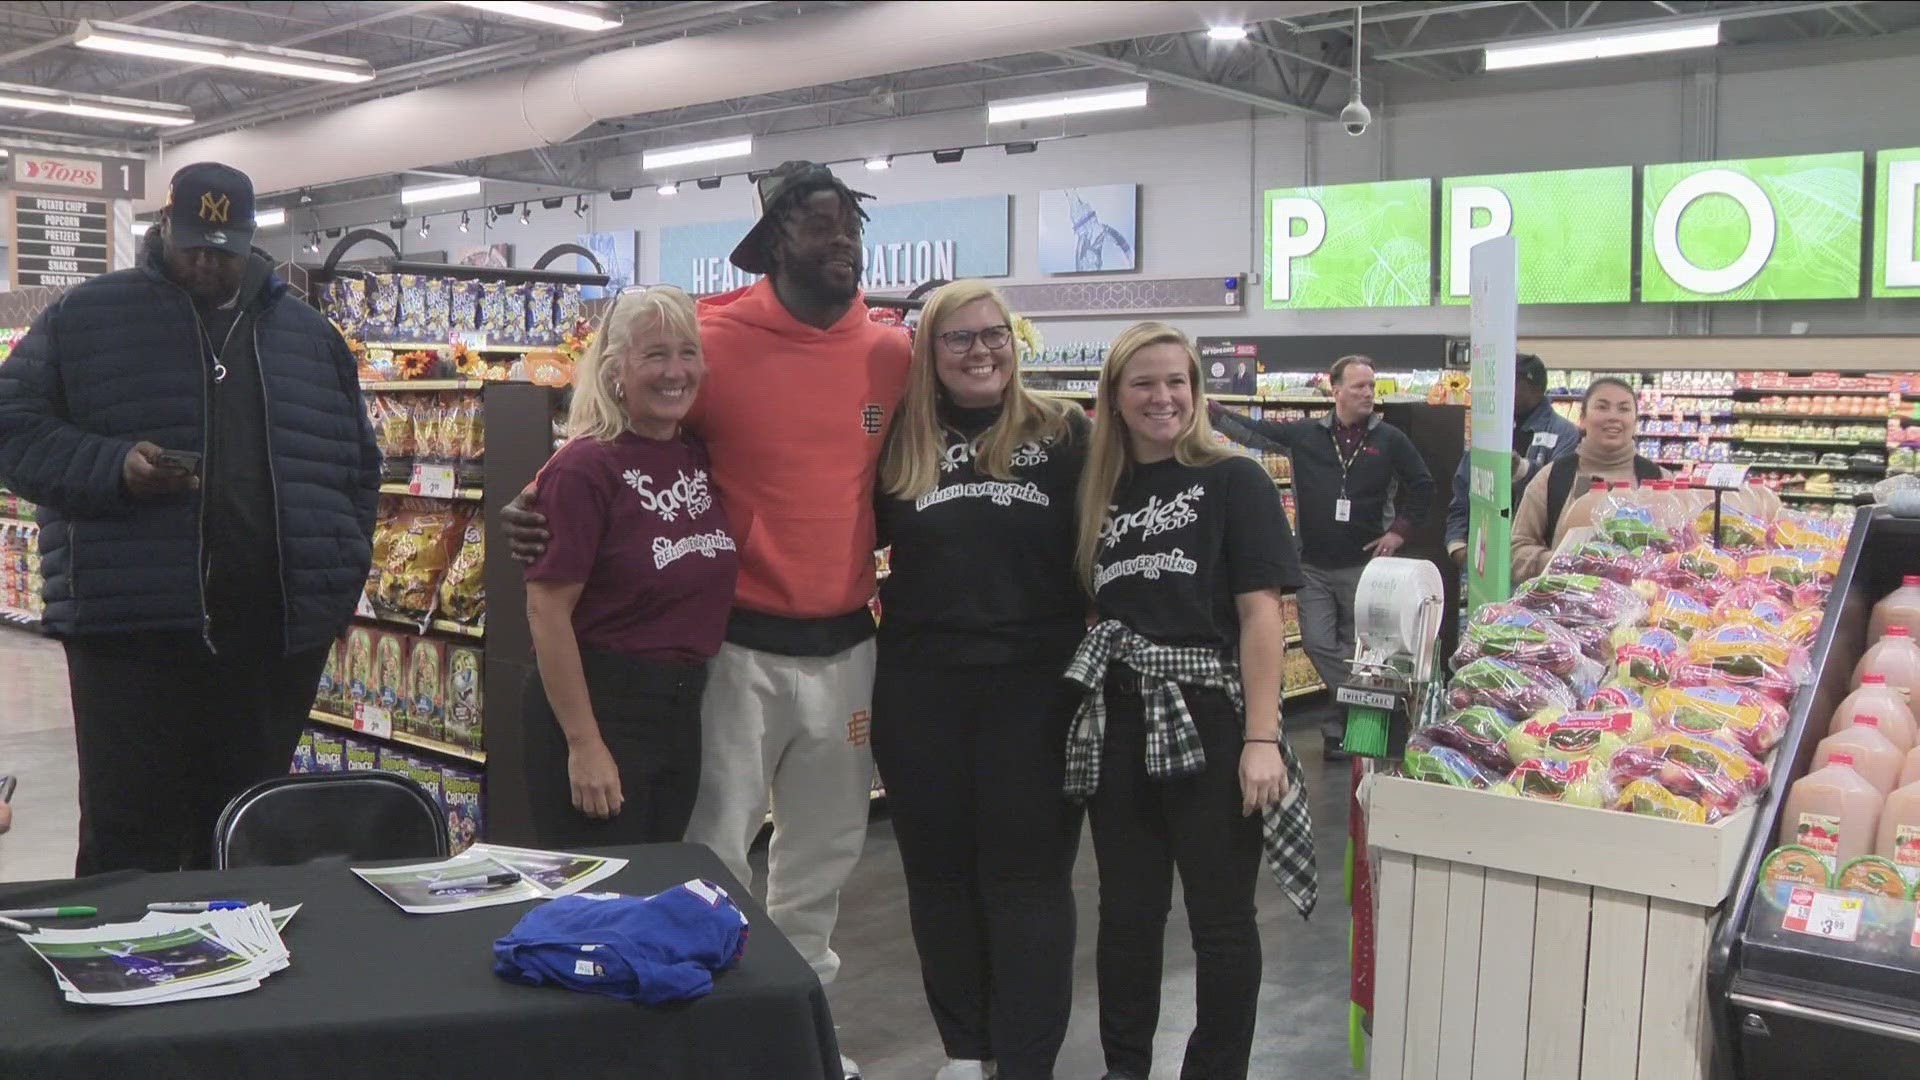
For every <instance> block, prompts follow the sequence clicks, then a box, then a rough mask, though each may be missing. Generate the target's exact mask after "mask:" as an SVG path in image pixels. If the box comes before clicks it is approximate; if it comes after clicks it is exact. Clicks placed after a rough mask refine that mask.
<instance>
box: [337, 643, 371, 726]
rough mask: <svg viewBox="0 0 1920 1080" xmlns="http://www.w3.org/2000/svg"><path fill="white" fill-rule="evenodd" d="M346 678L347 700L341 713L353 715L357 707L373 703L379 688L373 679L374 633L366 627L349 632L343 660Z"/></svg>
mask: <svg viewBox="0 0 1920 1080" xmlns="http://www.w3.org/2000/svg"><path fill="white" fill-rule="evenodd" d="M342 663H343V670H344V674H345V676H346V699H345V700H344V701H343V702H342V705H343V706H344V707H343V708H342V709H341V710H340V711H341V712H342V713H343V714H351V713H352V711H353V707H354V706H356V705H368V704H372V703H373V695H374V694H376V693H377V692H378V688H377V686H376V684H375V682H374V678H373V631H372V630H370V629H368V628H367V627H364V626H356V627H354V628H353V629H351V630H348V631H347V651H346V657H345V659H344V660H343V662H342Z"/></svg>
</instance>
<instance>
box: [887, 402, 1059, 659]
mask: <svg viewBox="0 0 1920 1080" xmlns="http://www.w3.org/2000/svg"><path fill="white" fill-rule="evenodd" d="M998 415H999V409H998V408H991V409H960V408H955V407H952V406H943V407H942V408H941V412H940V420H941V425H942V427H943V429H944V430H945V434H946V457H945V458H944V459H943V461H942V463H941V466H940V478H939V486H938V487H936V488H934V489H933V490H932V491H929V492H927V493H926V494H925V495H922V496H920V497H919V498H918V499H911V500H909V499H899V498H894V497H893V496H890V495H887V494H885V493H884V492H883V493H880V494H879V495H878V496H877V497H876V499H875V502H876V504H877V505H876V510H877V513H876V515H875V516H876V520H877V522H878V526H879V533H880V543H881V544H882V545H886V544H891V545H892V547H893V552H892V556H891V559H890V562H891V567H892V573H891V574H889V575H888V576H887V578H886V580H884V581H882V582H881V583H880V635H879V636H880V649H881V650H882V652H883V653H885V654H887V655H890V656H894V657H899V656H902V655H903V654H905V653H911V654H912V655H913V656H917V657H927V658H930V659H937V660H938V661H939V662H941V663H944V664H953V663H956V662H958V663H963V664H1005V663H1012V662H1032V661H1034V660H1039V659H1042V658H1045V659H1046V660H1047V662H1052V661H1054V660H1059V659H1061V656H1060V654H1062V653H1071V651H1072V650H1073V648H1074V647H1075V646H1076V645H1077V644H1078V643H1079V639H1080V637H1081V635H1082V634H1084V633H1085V631H1086V617H1087V600H1086V595H1085V594H1084V593H1082V592H1081V591H1080V587H1079V585H1078V584H1077V583H1076V582H1075V581H1074V576H1073V548H1074V525H1075V522H1074V507H1075V491H1076V488H1077V487H1078V485H1079V483H1080V467H1081V465H1082V463H1083V462H1084V461H1085V460H1086V452H1087V443H1088V441H1089V440H1088V436H1089V434H1090V433H1091V425H1090V424H1089V423H1088V421H1087V418H1086V415H1085V414H1084V413H1082V412H1080V411H1079V410H1078V409H1075V410H1072V411H1071V412H1069V413H1068V414H1067V423H1068V434H1067V436H1066V437H1065V438H1064V439H1046V440H1039V441H1036V442H1032V443H1028V444H1027V445H1025V446H1022V447H1020V448H1019V449H1018V450H1016V451H1015V452H1014V456H1013V479H1012V480H996V479H994V478H993V477H992V476H990V475H988V474H987V473H986V472H985V471H984V470H983V469H977V468H976V467H975V462H974V460H973V441H974V440H975V439H977V438H979V437H980V435H981V434H983V433H984V432H985V431H986V430H987V428H988V427H989V426H991V425H992V423H993V421H994V420H995V419H996V418H997V417H998Z"/></svg>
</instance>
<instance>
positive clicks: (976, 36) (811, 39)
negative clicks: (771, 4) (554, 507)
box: [141, 0, 1351, 210]
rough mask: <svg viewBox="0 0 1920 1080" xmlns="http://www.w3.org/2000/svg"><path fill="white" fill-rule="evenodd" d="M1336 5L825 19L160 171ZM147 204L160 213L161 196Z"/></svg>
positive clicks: (366, 110)
mask: <svg viewBox="0 0 1920 1080" xmlns="http://www.w3.org/2000/svg"><path fill="white" fill-rule="evenodd" d="M1350 6H1351V4H1340V3H1318V2H1306V3H1243V4H1239V5H1237V6H1232V7H1231V8H1226V7H1223V6H1222V5H1221V4H1218V3H1173V2H1157V0H1147V2H1132V3H1072V4H1060V3H1045V2H990V0H989V2H970V0H936V2H906V0H896V2H889V3H879V4H870V5H862V6H858V7H848V8H843V9H837V10H829V11H820V12H815V13H812V14H808V15H803V16H797V17H795V18H791V19H784V20H780V21H778V22H773V23H767V24H762V25H756V26H749V27H743V28H740V29H737V30H729V31H726V32H723V33H716V34H708V35H702V36H696V37H687V38H680V39H677V40H673V41H666V42H660V43H657V44H651V45H642V46H636V47H633V48H626V49H616V50H613V51H610V52H604V53H599V54H597V55H593V56H589V57H586V58H584V59H580V60H575V61H570V62H567V63H563V64H558V65H551V66H543V67H532V68H529V69H526V70H523V71H516V72H512V73H510V74H504V75H497V76H492V77H487V78H480V79H475V80H472V81H469V82H463V83H457V84H453V85H448V86H440V87H434V88H431V89H425V90H415V91H411V92H408V93H402V94H396V95H394V96H392V97H387V98H380V99H376V100H373V101H367V102H362V103H360V104H356V105H350V106H347V107H346V108H343V109H338V110H335V111H332V112H327V113H323V114H320V115H316V116H310V117H301V118H298V119H293V120H283V121H278V122H275V123H269V124H264V125H262V126H260V127H257V128H253V129H250V130H244V131H236V132H229V133H226V134H221V135H214V136H211V137H208V138H204V139H197V140H194V141H191V142H185V143H181V144H179V145H177V146H167V147H164V149H163V150H162V151H161V152H160V153H159V154H158V155H156V158H155V160H154V170H155V172H156V173H158V174H159V175H160V176H163V177H164V176H166V175H169V174H170V173H171V172H172V171H173V169H174V167H176V166H177V165H181V164H185V163H187V162H192V161H208V160H216V161H223V162H226V163H227V164H230V165H233V166H234V167H236V168H239V169H241V170H244V171H245V172H247V173H248V174H249V175H251V176H252V177H253V180H254V184H255V187H256V188H257V189H258V190H259V191H262V192H271V191H284V190H288V189H292V188H297V187H303V186H307V185H313V184H324V183H330V182H334V181H340V180H351V179H355V178H358V177H364V176H373V175H381V174H387V173H397V172H401V171H403V170H407V169H417V168H421V167H424V166H430V165H435V164H441V163H445V162H451V161H457V160H461V159H465V158H477V157H487V156H490V155H494V154H505V153H513V152H515V151H521V150H527V149H530V148H532V147H536V146H542V145H551V144H554V143H560V142H564V141H566V140H567V139H569V138H571V137H572V136H574V135H576V134H578V133H579V132H581V131H582V130H584V129H585V128H587V127H588V126H590V125H592V124H593V123H595V122H597V121H600V120H607V119H613V118H617V117H623V116H634V115H639V114H644V113H652V112H657V111H660V110H663V109H675V108H683V107H686V106H689V105H700V104H706V103H708V102H714V101H724V100H727V99H730V98H736V97H745V96H749V95H754V94H769V93H779V92H781V91H785V90H794V89H799V88H801V87H807V86H818V85H820V84H823V83H833V82H840V81H843V80H848V79H861V78H873V77H876V76H881V75H886V74H890V73H893V72H900V71H913V70H917V69H920V68H927V67H939V66H943V65H948V64H956V63H964V62H970V61H979V60H990V59H992V58H994V57H999V56H1012V55H1018V54H1021V53H1031V52H1041V51H1046V50H1050V49H1068V48H1079V47H1083V46H1087V45H1094V44H1099V43H1101V42H1108V41H1118V40H1122V39H1126V38H1137V37H1149V36H1153V35H1157V34H1172V33H1181V32H1185V31H1189V30H1199V29H1202V28H1204V27H1205V26H1207V25H1208V23H1209V22H1210V21H1218V20H1219V19H1220V18H1222V17H1223V16H1225V15H1227V14H1228V12H1229V11H1230V13H1231V17H1233V18H1235V19H1243V20H1246V21H1249V22H1254V21H1264V20H1268V19H1281V18H1296V17H1299V16H1303V15H1311V14H1315V13H1318V12H1323V11H1328V10H1333V9H1337V8H1343V7H1350ZM150 190H153V191H155V196H154V197H153V198H150V199H148V200H147V201H146V202H145V203H143V204H142V205H141V209H143V210H144V209H150V208H152V207H153V206H156V205H158V201H159V193H160V192H162V191H164V185H153V186H152V187H151V188H150Z"/></svg>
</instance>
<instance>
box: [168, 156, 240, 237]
mask: <svg viewBox="0 0 1920 1080" xmlns="http://www.w3.org/2000/svg"><path fill="white" fill-rule="evenodd" d="M253 209H254V207H253V181H252V180H251V179H250V178H248V176H247V174H246V173H243V172H241V171H240V170H239V169H236V168H234V167H232V166H231V165H222V164H220V163H218V162H214V161H202V162H196V163H195V164H192V165H187V166H185V167H183V168H181V170H180V171H179V172H177V173H174V174H173V182H172V183H171V184H170V185H169V186H168V188H167V220H168V222H169V233H168V242H169V243H171V244H172V245H173V246H174V247H177V248H182V249H191V248H205V247H210V248H219V249H220V250H221V251H226V252H230V253H232V254H234V255H239V256H243V257H244V256H245V255H246V254H247V253H248V251H250V250H251V249H252V247H253V230H254V223H253Z"/></svg>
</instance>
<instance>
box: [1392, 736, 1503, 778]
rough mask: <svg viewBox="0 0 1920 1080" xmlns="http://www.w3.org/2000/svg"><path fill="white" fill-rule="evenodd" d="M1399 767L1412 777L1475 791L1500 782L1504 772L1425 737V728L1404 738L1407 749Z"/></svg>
mask: <svg viewBox="0 0 1920 1080" xmlns="http://www.w3.org/2000/svg"><path fill="white" fill-rule="evenodd" d="M1401 769H1402V771H1403V772H1405V773H1406V775H1407V776H1408V777H1410V778H1412V779H1415V780H1425V781H1426V782H1428V783H1431V784H1446V785H1447V786H1449V787H1458V788H1472V789H1474V790H1476V791H1485V790H1486V789H1488V788H1490V787H1492V786H1493V785H1495V784H1497V783H1499V782H1500V781H1501V778H1502V777H1503V776H1504V775H1505V773H1504V772H1503V771H1502V772H1496V771H1493V770H1490V769H1487V768H1485V767H1484V766H1482V765H1480V764H1479V763H1478V762H1476V761H1474V760H1473V759H1472V758H1471V757H1468V756H1467V755H1466V754H1463V753H1461V752H1460V751H1459V750H1456V749H1454V748H1453V747H1451V746H1443V745H1441V744H1440V743H1436V742H1434V741H1432V740H1431V739H1428V738H1426V737H1425V733H1424V732H1423V733H1422V734H1420V735H1416V736H1414V737H1413V738H1411V739H1408V740H1407V752H1406V754H1405V755H1404V756H1403V757H1402V758H1401Z"/></svg>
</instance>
